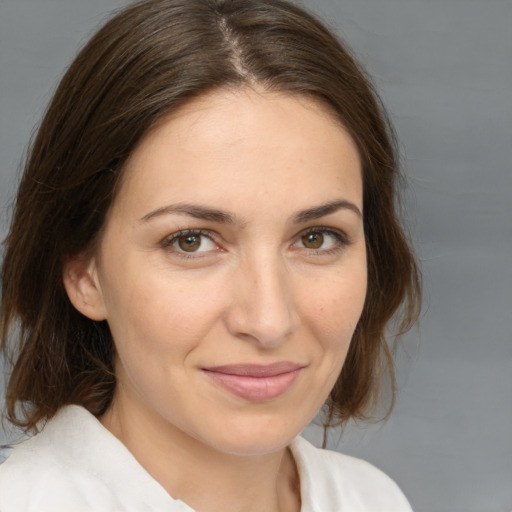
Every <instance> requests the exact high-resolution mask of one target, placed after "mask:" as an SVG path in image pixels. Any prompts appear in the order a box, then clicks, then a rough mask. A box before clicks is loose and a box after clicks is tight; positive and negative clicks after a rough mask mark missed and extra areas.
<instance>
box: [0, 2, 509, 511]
mask: <svg viewBox="0 0 512 512" xmlns="http://www.w3.org/2000/svg"><path fill="white" fill-rule="evenodd" d="M124 4H125V2H124V1H122V0H0V93H1V94H0V162H1V163H0V176H1V189H0V208H1V209H0V218H1V222H0V229H1V235H2V237H3V235H4V234H5V230H6V225H7V222H8V217H9V208H8V205H9V201H10V199H11V198H12V196H13V194H14V190H15V184H16V181H17V176H18V170H17V169H18V164H19V160H20V158H21V157H22V155H23V151H24V147H25V145H26V142H27V141H28V139H29V136H30V133H31V130H32V128H33V126H34V125H35V124H36V122H37V120H38V119H39V118H40V115H41V113H42V111H43V108H44V106H45V104H46V103H47V101H48V100H49V99H50V96H51V92H52V90H53V89H54V87H55V85H56V81H57V78H58V76H60V75H61V73H62V72H63V70H64V67H65V65H66V64H67V63H69V61H70V60H71V58H72V57H73V55H74V54H75V52H76V50H77V48H78V46H79V44H80V43H81V42H83V41H84V39H85V38H86V37H87V36H88V35H90V34H91V32H92V30H93V29H94V28H95V27H97V26H98V24H99V23H100V22H101V21H102V20H103V19H104V17H105V14H106V13H107V12H108V11H109V10H111V9H112V8H115V7H119V6H122V5H124ZM305 4H306V5H307V6H309V7H310V8H311V9H312V10H314V11H315V12H316V13H317V14H318V15H319V16H320V17H321V18H323V19H324V20H325V21H327V22H328V23H329V24H330V25H331V26H334V27H335V29H336V30H337V32H338V34H339V35H341V36H342V37H343V38H344V39H346V40H347V41H348V42H349V43H350V45H351V47H352V48H353V49H354V50H355V52H356V53H357V54H358V56H359V58H360V60H361V61H362V62H364V64H365V65H366V67H367V68H368V70H369V71H370V73H371V74H372V75H373V76H374V78H375V82H376V84H377V86H378V88H379V89H380V90H381V92H382V94H383V97H384V100H385V102H386V103H387V105H388V106H389V109H390V111H391V113H392V117H393V119H394V121H395V124H396V128H397V130H398V134H399V138H400V141H401V145H402V152H403V159H404V164H405V166H406V168H407V171H408V174H409V176H410V185H411V188H410V190H409V193H408V195H407V200H406V202H407V206H408V211H409V219H408V220H409V223H410V226H411V231H412V238H413V240H414V242H415V244H416V246H417V252H418V255H419V256H420V258H421V261H422V268H423V273H424V282H425V306H424V313H423V316H422V321H421V326H420V331H419V335H418V332H414V333H412V334H411V335H409V336H408V337H407V338H406V339H405V340H404V349H403V350H402V351H401V352H400V356H399V359H398V362H399V374H398V377H399V384H400V395H399V398H398V402H397V406H396V409H395V412H394V414H393V415H392V417H391V419H390V420H389V421H388V422H387V423H385V424H378V425H359V426H353V425H352V426H350V427H349V428H348V430H347V431H346V432H345V434H344V435H343V436H342V437H341V438H340V437H339V435H338V434H337V433H333V434H331V436H330V441H329V446H330V447H333V448H335V449H338V450H341V451H344V452H347V453H351V454H355V455H357V456H360V457H364V458H366V459H367V460H370V461H371V462H373V463H374V464H376V465H378V466H379V467H381V468H382V469H384V470H385V471H386V472H388V473H389V474H390V475H391V476H392V477H393V478H394V479H395V480H396V481H397V482H398V484H399V485H400V486H401V487H402V489H403V490H404V492H405V493H406V494H407V496H408V497H409V499H410V501H411V504H412V505H413V508H414V509H415V510H416V511H417V512H448V511H450V512H455V511H457V512H458V511H460V512H473V511H474V512H486V511H489V512H490V511H503V512H509V511H511V510H512V339H511V338H512V335H511V332H512V329H511V327H512V322H511V318H512V265H511V263H512V222H511V221H512V207H511V205H512V201H511V200H510V197H511V193H512V171H511V146H512V131H511V128H512V126H511V125H512V92H511V91H512V89H511V86H512V52H511V50H512V31H511V27H512V3H511V2H510V1H509V0H432V1H428V0H309V1H306V2H305ZM34 235H35V236H37V234H34ZM306 434H307V436H308V437H310V438H311V439H316V440H318V439H320V435H321V431H320V429H319V428H317V427H314V426H312V427H310V428H308V430H307V433H306ZM4 439H6V437H5V436H4V437H3V438H2V437H1V435H0V442H2V440H4ZM325 512H328V511H325ZM379 512H380V511H379Z"/></svg>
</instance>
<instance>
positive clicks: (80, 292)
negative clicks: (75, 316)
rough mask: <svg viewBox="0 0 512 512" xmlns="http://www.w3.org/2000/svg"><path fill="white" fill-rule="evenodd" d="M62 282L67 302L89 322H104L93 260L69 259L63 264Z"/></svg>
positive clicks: (101, 300)
mask: <svg viewBox="0 0 512 512" xmlns="http://www.w3.org/2000/svg"><path fill="white" fill-rule="evenodd" d="M62 281H63V283H64V288H65V289H66V292H67V294H68V297H69V300H70V301H71V303H72V304H73V306H75V308H76V309H78V311H80V313H82V314H83V315H85V316H86V317H87V318H90V319H91V320H96V321H100V320H105V318H106V317H107V315H106V308H105V304H104V301H103V294H102V293H101V286H100V283H99V279H98V272H97V268H96V261H95V259H94V258H90V259H86V258H84V257H82V256H73V257H71V258H69V259H68V260H67V261H66V262H65V263H64V267H63V274H62Z"/></svg>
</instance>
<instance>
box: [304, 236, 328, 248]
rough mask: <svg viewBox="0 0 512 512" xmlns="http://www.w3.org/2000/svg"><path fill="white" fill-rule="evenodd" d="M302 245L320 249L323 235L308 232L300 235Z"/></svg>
mask: <svg viewBox="0 0 512 512" xmlns="http://www.w3.org/2000/svg"><path fill="white" fill-rule="evenodd" d="M301 239H302V243H303V244H304V247H306V248H307V249H320V247H322V245H323V243H324V235H323V234H322V233H308V234H307V235H303V236H302V237H301Z"/></svg>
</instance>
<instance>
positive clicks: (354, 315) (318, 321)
mask: <svg viewBox="0 0 512 512" xmlns="http://www.w3.org/2000/svg"><path fill="white" fill-rule="evenodd" d="M366 286H367V279H366V266H364V267H363V266H360V267H359V268H355V269H354V270H353V272H351V273H349V274H348V275H344V274H342V275H340V276H338V278H337V279H336V278H332V277H331V279H330V280H328V281H326V282H325V283H323V285H322V286H321V285H319V286H318V287H317V291H316V292H315V293H310V294H309V295H308V298H307V300H308V303H309V304H310V305H311V307H310V324H311V325H312V327H313V328H314V329H315V331H316V333H317V337H319V338H320V339H322V340H323V342H324V343H326V344H328V345H330V346H331V345H332V346H334V347H339V346H340V345H346V346H347V348H348V344H349V343H350V340H351V338H352V335H353V333H354V330H355V328H356V326H357V323H358V321H359V318H360V317H361V313H362V311H363V307H364V302H365V298H366Z"/></svg>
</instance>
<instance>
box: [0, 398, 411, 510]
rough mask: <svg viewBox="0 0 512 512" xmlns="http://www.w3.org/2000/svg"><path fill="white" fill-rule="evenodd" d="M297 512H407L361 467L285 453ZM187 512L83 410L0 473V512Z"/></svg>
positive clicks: (378, 476) (307, 450)
mask: <svg viewBox="0 0 512 512" xmlns="http://www.w3.org/2000/svg"><path fill="white" fill-rule="evenodd" d="M290 449H291V452H292V454H293V457H294V460H295V463H296V465H297V469H298V473H299V478H300V492H301V500H302V507H301V512H411V508H410V506H409V504H408V502H407V499H406V498H405V497H404V495H403V494H402V493H401V491H400V489H399V488H398V487H397V485H396V484H395V483H394V482H393V481H392V480H391V479H390V478H389V477H388V476H386V475H385V474H384V473H382V472H381V471H380V470H378V469H377V468H375V467H374V466H372V465H371V464H369V463H368V462H365V461H362V460H360V459H356V458H354V457H350V456H348V455H342V454H340V453H337V452H332V451H328V450H321V449H318V448H315V447H314V446H313V445H312V444H310V443H309V442H308V441H306V440H305V439H303V438H302V437H298V438H296V439H295V440H294V441H293V442H292V444H291V446H290ZM93 511H94V512H107V511H108V512H157V511H158V512H194V511H193V509H192V508H190V507H189V506H188V505H186V504H185V503H184V502H182V501H181V500H175V499H173V498H172V497H170V496H169V494H168V493H167V492H166V491H165V490H164V488H163V487H162V486H161V485H160V484H159V483H158V482H157V481H156V480H155V479H154V478H152V477H151V476H150V475H149V473H148V472H147V471H146V470H145V469H144V468H143V467H142V466H141V465H140V464H139V463H138V462H137V460H136V459H135V457H134V456H133V455H132V454H131V453H130V452H129V450H128V449H127V448H126V447H125V446H124V445H123V444H122V443H121V441H119V440H118V439H117V438H116V437H115V436H114V435H112V434H111V433H110V432H109V431H108V430H107V429H105V428H104V427H103V426H102V425H101V423H100V422H99V421H98V420H97V419H96V418H95V417H94V416H93V415H92V414H91V413H89V412H88V411H87V410H86V409H84V408H83V407H78V406H75V405H71V406H67V407H64V408H62V409H61V410H60V411H59V412H58V414H57V415H56V416H55V417H54V418H53V419H52V420H50V421H49V422H48V423H47V424H46V425H45V427H44V429H43V431H42V432H41V433H40V434H37V435H35V436H34V437H32V438H30V439H28V440H26V441H24V442H22V443H20V444H19V445H17V446H16V447H15V448H14V450H13V452H12V454H11V455H10V457H8V459H7V460H6V461H5V462H4V463H3V464H1V465H0V512H93Z"/></svg>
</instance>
